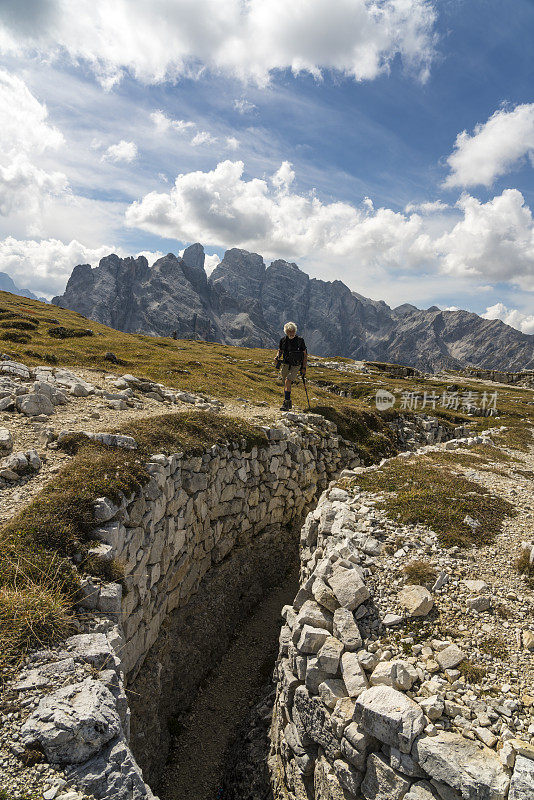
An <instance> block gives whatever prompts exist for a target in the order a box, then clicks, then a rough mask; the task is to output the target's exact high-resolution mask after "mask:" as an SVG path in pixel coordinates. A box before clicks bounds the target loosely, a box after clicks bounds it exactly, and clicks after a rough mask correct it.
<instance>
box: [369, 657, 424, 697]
mask: <svg viewBox="0 0 534 800" xmlns="http://www.w3.org/2000/svg"><path fill="white" fill-rule="evenodd" d="M417 678H418V675H417V670H416V669H415V667H413V666H412V665H411V664H410V663H409V662H408V661H402V660H393V661H381V662H380V664H378V665H377V666H376V667H375V669H374V670H373V672H372V673H371V676H370V677H369V683H370V684H371V686H379V685H384V686H393V688H394V689H401V690H403V691H408V690H409V689H411V688H412V686H413V683H414V681H416V680H417Z"/></svg>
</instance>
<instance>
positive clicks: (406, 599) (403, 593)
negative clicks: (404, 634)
mask: <svg viewBox="0 0 534 800" xmlns="http://www.w3.org/2000/svg"><path fill="white" fill-rule="evenodd" d="M398 600H399V603H400V604H401V605H402V606H404V608H405V609H406V610H407V611H408V614H409V615H410V617H425V616H426V615H427V614H428V613H429V612H430V611H431V610H432V607H433V605H434V599H433V597H432V595H431V594H430V592H429V591H428V589H426V588H425V587H424V586H415V585H414V586H405V587H404V588H403V589H401V590H400V592H399V594H398Z"/></svg>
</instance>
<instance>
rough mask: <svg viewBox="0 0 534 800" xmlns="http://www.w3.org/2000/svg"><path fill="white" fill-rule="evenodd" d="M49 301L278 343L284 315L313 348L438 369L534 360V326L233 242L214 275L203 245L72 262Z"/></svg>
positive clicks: (110, 319)
mask: <svg viewBox="0 0 534 800" xmlns="http://www.w3.org/2000/svg"><path fill="white" fill-rule="evenodd" d="M53 303H55V304H56V305H59V306H61V307H63V308H70V309H73V310H74V311H78V312H80V313H81V314H84V315H85V316H86V317H89V318H91V319H94V320H96V321H98V322H102V323H104V324H106V325H110V326H112V327H114V328H118V329H119V330H122V331H125V332H128V333H149V334H158V335H164V336H168V335H171V334H172V333H173V332H174V331H176V333H177V335H178V336H179V337H180V338H201V339H207V340H208V341H217V342H223V343H226V344H233V345H239V346H253V347H273V346H275V343H276V342H277V340H278V338H279V337H280V334H281V328H282V326H283V324H284V322H286V321H287V320H288V319H293V320H295V321H296V322H297V323H298V325H299V329H300V332H301V333H302V334H303V335H304V337H305V338H306V342H307V344H308V347H309V349H310V351H311V352H313V353H316V354H317V355H324V356H329V355H342V356H349V357H352V358H359V359H361V358H365V359H371V360H380V361H393V362H398V363H402V364H408V365H411V366H415V367H418V368H419V369H424V370H429V371H434V370H436V369H439V368H441V367H456V368H458V367H462V366H465V365H474V366H480V367H486V368H490V369H507V370H520V369H528V368H532V367H534V336H532V335H527V334H524V333H521V332H520V331H518V330H516V329H515V328H511V327H510V326H509V325H505V324H504V323H503V322H501V321H500V320H486V319H482V318H481V317H479V316H478V315H477V314H473V313H471V312H468V311H440V309H439V308H437V307H436V306H432V307H431V308H429V309H426V310H420V309H418V308H416V306H413V305H411V304H409V303H404V304H403V305H401V306H398V307H397V308H393V309H392V308H390V306H388V305H387V304H386V303H385V302H384V301H382V300H379V301H377V300H370V299H369V298H366V297H364V296H363V295H360V294H358V293H357V292H353V291H351V290H350V289H349V288H348V286H346V285H345V284H344V283H342V282H341V281H333V282H327V281H322V280H317V279H315V278H310V277H309V276H308V275H307V274H306V273H305V272H302V270H300V269H299V268H298V266H297V265H296V264H293V263H289V262H287V261H283V260H280V259H279V260H276V261H273V262H272V263H271V264H270V265H269V266H266V265H265V263H264V261H263V258H262V257H261V256H260V255H258V254H257V253H249V252H247V251H246V250H239V249H237V248H232V249H231V250H227V251H226V253H225V256H224V258H223V260H222V261H221V262H220V264H219V265H218V266H217V267H216V269H215V270H214V271H213V273H212V274H211V276H210V277H209V278H208V277H207V276H206V272H205V270H204V249H203V247H202V245H200V244H193V245H191V246H190V247H188V248H187V249H186V250H185V251H184V253H183V256H182V257H181V258H177V257H176V256H174V255H173V254H172V253H169V254H168V255H167V256H164V257H163V258H160V259H159V260H158V261H156V262H155V264H153V266H152V267H149V266H148V262H147V260H146V258H144V257H143V256H139V258H124V259H121V258H119V257H118V256H116V255H109V256H106V258H103V259H102V260H101V261H100V264H99V265H98V267H96V268H91V266H90V265H89V264H81V265H79V266H77V267H75V268H74V270H73V272H72V275H71V277H70V279H69V282H68V284H67V287H66V290H65V293H64V294H63V295H62V296H61V297H55V298H54V300H53Z"/></svg>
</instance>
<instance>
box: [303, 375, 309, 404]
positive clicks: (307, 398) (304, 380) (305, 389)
mask: <svg viewBox="0 0 534 800" xmlns="http://www.w3.org/2000/svg"><path fill="white" fill-rule="evenodd" d="M302 383H303V384H304V391H305V392H306V400H307V401H308V408H309V409H310V411H311V405H310V398H309V397H308V390H307V388H306V378H305V377H304V375H303V376H302Z"/></svg>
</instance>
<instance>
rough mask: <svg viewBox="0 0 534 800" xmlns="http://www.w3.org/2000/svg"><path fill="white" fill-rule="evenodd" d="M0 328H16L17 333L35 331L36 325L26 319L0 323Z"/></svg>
mask: <svg viewBox="0 0 534 800" xmlns="http://www.w3.org/2000/svg"><path fill="white" fill-rule="evenodd" d="M0 328H16V329H17V330H19V331H35V330H37V325H36V324H35V322H30V321H29V320H26V319H13V320H9V321H7V322H0Z"/></svg>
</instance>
